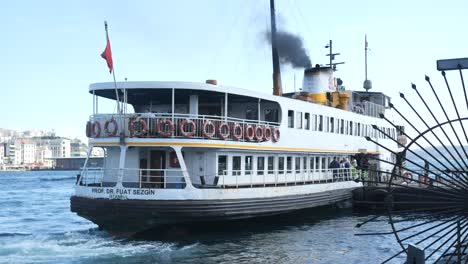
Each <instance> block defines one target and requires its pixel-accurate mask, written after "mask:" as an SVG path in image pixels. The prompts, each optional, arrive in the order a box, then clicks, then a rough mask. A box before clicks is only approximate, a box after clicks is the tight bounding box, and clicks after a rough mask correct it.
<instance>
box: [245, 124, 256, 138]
mask: <svg viewBox="0 0 468 264" xmlns="http://www.w3.org/2000/svg"><path fill="white" fill-rule="evenodd" d="M254 137H255V129H254V127H253V126H252V125H246V126H245V138H246V139H247V140H248V141H252V140H253V139H254Z"/></svg>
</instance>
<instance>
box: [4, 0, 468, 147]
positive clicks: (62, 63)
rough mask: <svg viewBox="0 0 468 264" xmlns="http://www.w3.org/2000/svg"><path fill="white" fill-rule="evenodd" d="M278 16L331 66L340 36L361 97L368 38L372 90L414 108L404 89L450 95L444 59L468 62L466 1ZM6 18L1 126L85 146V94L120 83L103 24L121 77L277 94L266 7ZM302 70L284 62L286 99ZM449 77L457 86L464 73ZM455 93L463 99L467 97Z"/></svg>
mask: <svg viewBox="0 0 468 264" xmlns="http://www.w3.org/2000/svg"><path fill="white" fill-rule="evenodd" d="M276 9H277V13H278V27H279V28H280V29H282V30H287V31H289V32H292V33H294V34H297V35H299V36H301V38H302V39H303V41H304V46H305V48H306V49H307V51H308V54H309V55H310V57H311V60H312V64H314V65H315V64H324V63H327V62H328V61H327V60H328V57H326V56H325V55H326V54H327V52H328V50H327V49H325V48H324V46H325V44H327V43H328V41H329V40H330V39H332V40H333V43H334V47H333V48H334V52H339V53H341V55H340V56H338V57H337V61H344V62H345V64H344V65H340V66H339V68H338V71H337V72H336V73H335V76H336V77H340V78H341V79H342V80H343V81H344V85H345V87H346V88H347V89H351V90H362V83H363V81H364V36H365V35H366V34H367V38H368V42H369V48H370V52H369V58H368V65H369V70H368V72H369V79H371V80H372V82H373V91H376V92H384V93H386V94H388V95H390V96H391V97H392V100H393V103H394V104H395V105H397V106H398V105H402V106H401V107H402V109H403V110H405V111H408V108H405V106H404V104H405V103H404V102H402V101H401V100H399V98H398V93H399V92H404V93H405V94H408V96H409V95H410V94H411V96H412V97H411V98H413V99H414V102H415V105H417V106H419V107H424V106H423V105H422V104H421V103H420V102H419V101H418V100H416V99H417V97H416V95H415V94H414V92H413V91H412V90H411V86H410V84H411V83H415V84H417V85H418V87H421V88H420V89H424V91H425V92H428V91H429V90H427V89H429V88H428V86H427V83H426V82H425V81H424V75H425V74H427V75H429V76H431V78H433V80H434V85H435V86H437V87H439V88H438V89H440V90H441V91H443V92H446V87H445V84H444V82H443V79H442V78H441V76H440V72H437V70H436V60H438V59H447V58H459V57H468V54H467V53H468V52H467V47H468V45H467V44H468V36H467V33H466V24H467V23H466V22H467V13H468V2H467V1H462V0H460V1H452V0H447V1H432V0H426V1H407V0H406V1H402V0H395V1H385V2H384V1H348V0H335V1H316V0H296V1H295V0H277V1H276ZM0 12H1V13H2V15H1V16H0V32H1V35H2V38H1V41H0V54H1V55H0V58H1V62H0V80H1V82H2V83H1V86H0V91H1V97H0V98H1V100H0V113H1V114H0V127H1V128H8V129H45V130H52V129H54V130H55V131H56V132H57V134H58V135H60V136H66V137H78V138H80V139H85V124H86V121H87V120H88V118H89V115H91V114H92V110H93V108H92V96H91V95H90V94H89V92H88V86H89V84H90V83H94V82H109V81H112V75H110V74H109V72H108V69H107V66H106V63H105V61H104V60H103V59H102V58H101V57H100V54H101V52H102V51H103V50H104V48H105V31H104V25H103V22H104V20H107V21H108V23H109V37H110V41H111V44H112V52H113V59H114V67H115V74H116V78H117V80H118V81H123V80H124V78H128V80H129V81H194V82H204V81H205V80H206V79H217V80H218V83H219V84H223V85H229V86H236V87H241V88H246V89H250V90H255V91H259V92H265V93H271V87H272V84H271V79H272V78H271V72H272V66H271V53H270V48H269V46H268V44H267V43H266V42H265V39H264V35H263V32H265V30H267V29H268V28H269V1H267V0H255V1H251V0H199V1H191V0H173V1H162V0H152V1H86V0H84V1H47V0H44V1H21V0H20V1H6V2H4V3H2V8H1V10H0ZM302 74H303V69H293V68H291V67H290V66H287V65H282V79H283V86H284V87H283V89H284V91H285V92H292V91H294V76H296V79H297V85H296V86H297V88H299V87H300V86H301V82H302ZM448 76H449V79H450V80H453V82H454V83H457V84H459V76H458V75H457V73H452V72H451V73H448ZM457 78H458V79H457ZM454 95H455V97H456V98H457V99H460V98H462V96H463V95H462V92H461V90H460V89H457V91H454ZM408 96H407V97H408ZM446 96H447V95H445V97H444V96H442V97H441V98H442V100H447V99H448V98H449V97H446ZM428 102H429V104H430V105H433V104H434V103H436V101H435V99H434V98H432V99H431V100H429V101H428ZM460 102H462V101H460ZM99 110H100V112H102V113H112V112H114V111H115V104H113V103H111V102H104V101H102V100H101V101H100V109H99ZM464 110H465V111H464V112H463V114H464V115H465V116H466V115H467V114H466V112H468V111H467V109H466V107H465V108H464ZM415 122H416V121H415Z"/></svg>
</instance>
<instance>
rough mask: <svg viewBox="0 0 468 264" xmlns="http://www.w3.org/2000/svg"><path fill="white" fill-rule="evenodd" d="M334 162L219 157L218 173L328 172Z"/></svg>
mask: <svg viewBox="0 0 468 264" xmlns="http://www.w3.org/2000/svg"><path fill="white" fill-rule="evenodd" d="M343 158H346V157H344V156H343V157H340V159H343ZM347 158H349V157H347ZM332 160H333V157H332V156H305V155H297V156H288V155H274V156H273V155H269V156H262V155H218V162H217V166H218V167H217V172H218V175H220V176H221V175H232V176H237V175H264V174H275V173H278V174H285V173H292V172H293V171H294V172H295V173H301V172H306V171H310V172H318V171H325V170H328V165H329V164H330V163H331V161H332ZM348 160H349V159H348Z"/></svg>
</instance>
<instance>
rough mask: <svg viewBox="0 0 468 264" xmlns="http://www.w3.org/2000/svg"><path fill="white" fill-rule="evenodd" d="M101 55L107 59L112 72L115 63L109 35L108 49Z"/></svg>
mask: <svg viewBox="0 0 468 264" xmlns="http://www.w3.org/2000/svg"><path fill="white" fill-rule="evenodd" d="M101 57H102V58H103V59H105V60H106V62H107V67H109V73H112V70H113V69H114V65H113V63H112V51H111V45H110V41H109V37H107V45H106V49H105V50H104V51H103V52H102V54H101Z"/></svg>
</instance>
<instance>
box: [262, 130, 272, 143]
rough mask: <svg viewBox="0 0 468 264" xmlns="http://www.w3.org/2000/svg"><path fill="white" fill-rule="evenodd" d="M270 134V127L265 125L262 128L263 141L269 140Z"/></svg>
mask: <svg viewBox="0 0 468 264" xmlns="http://www.w3.org/2000/svg"><path fill="white" fill-rule="evenodd" d="M271 136H272V132H271V127H269V126H265V127H264V128H263V138H264V139H265V141H270V140H271Z"/></svg>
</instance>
